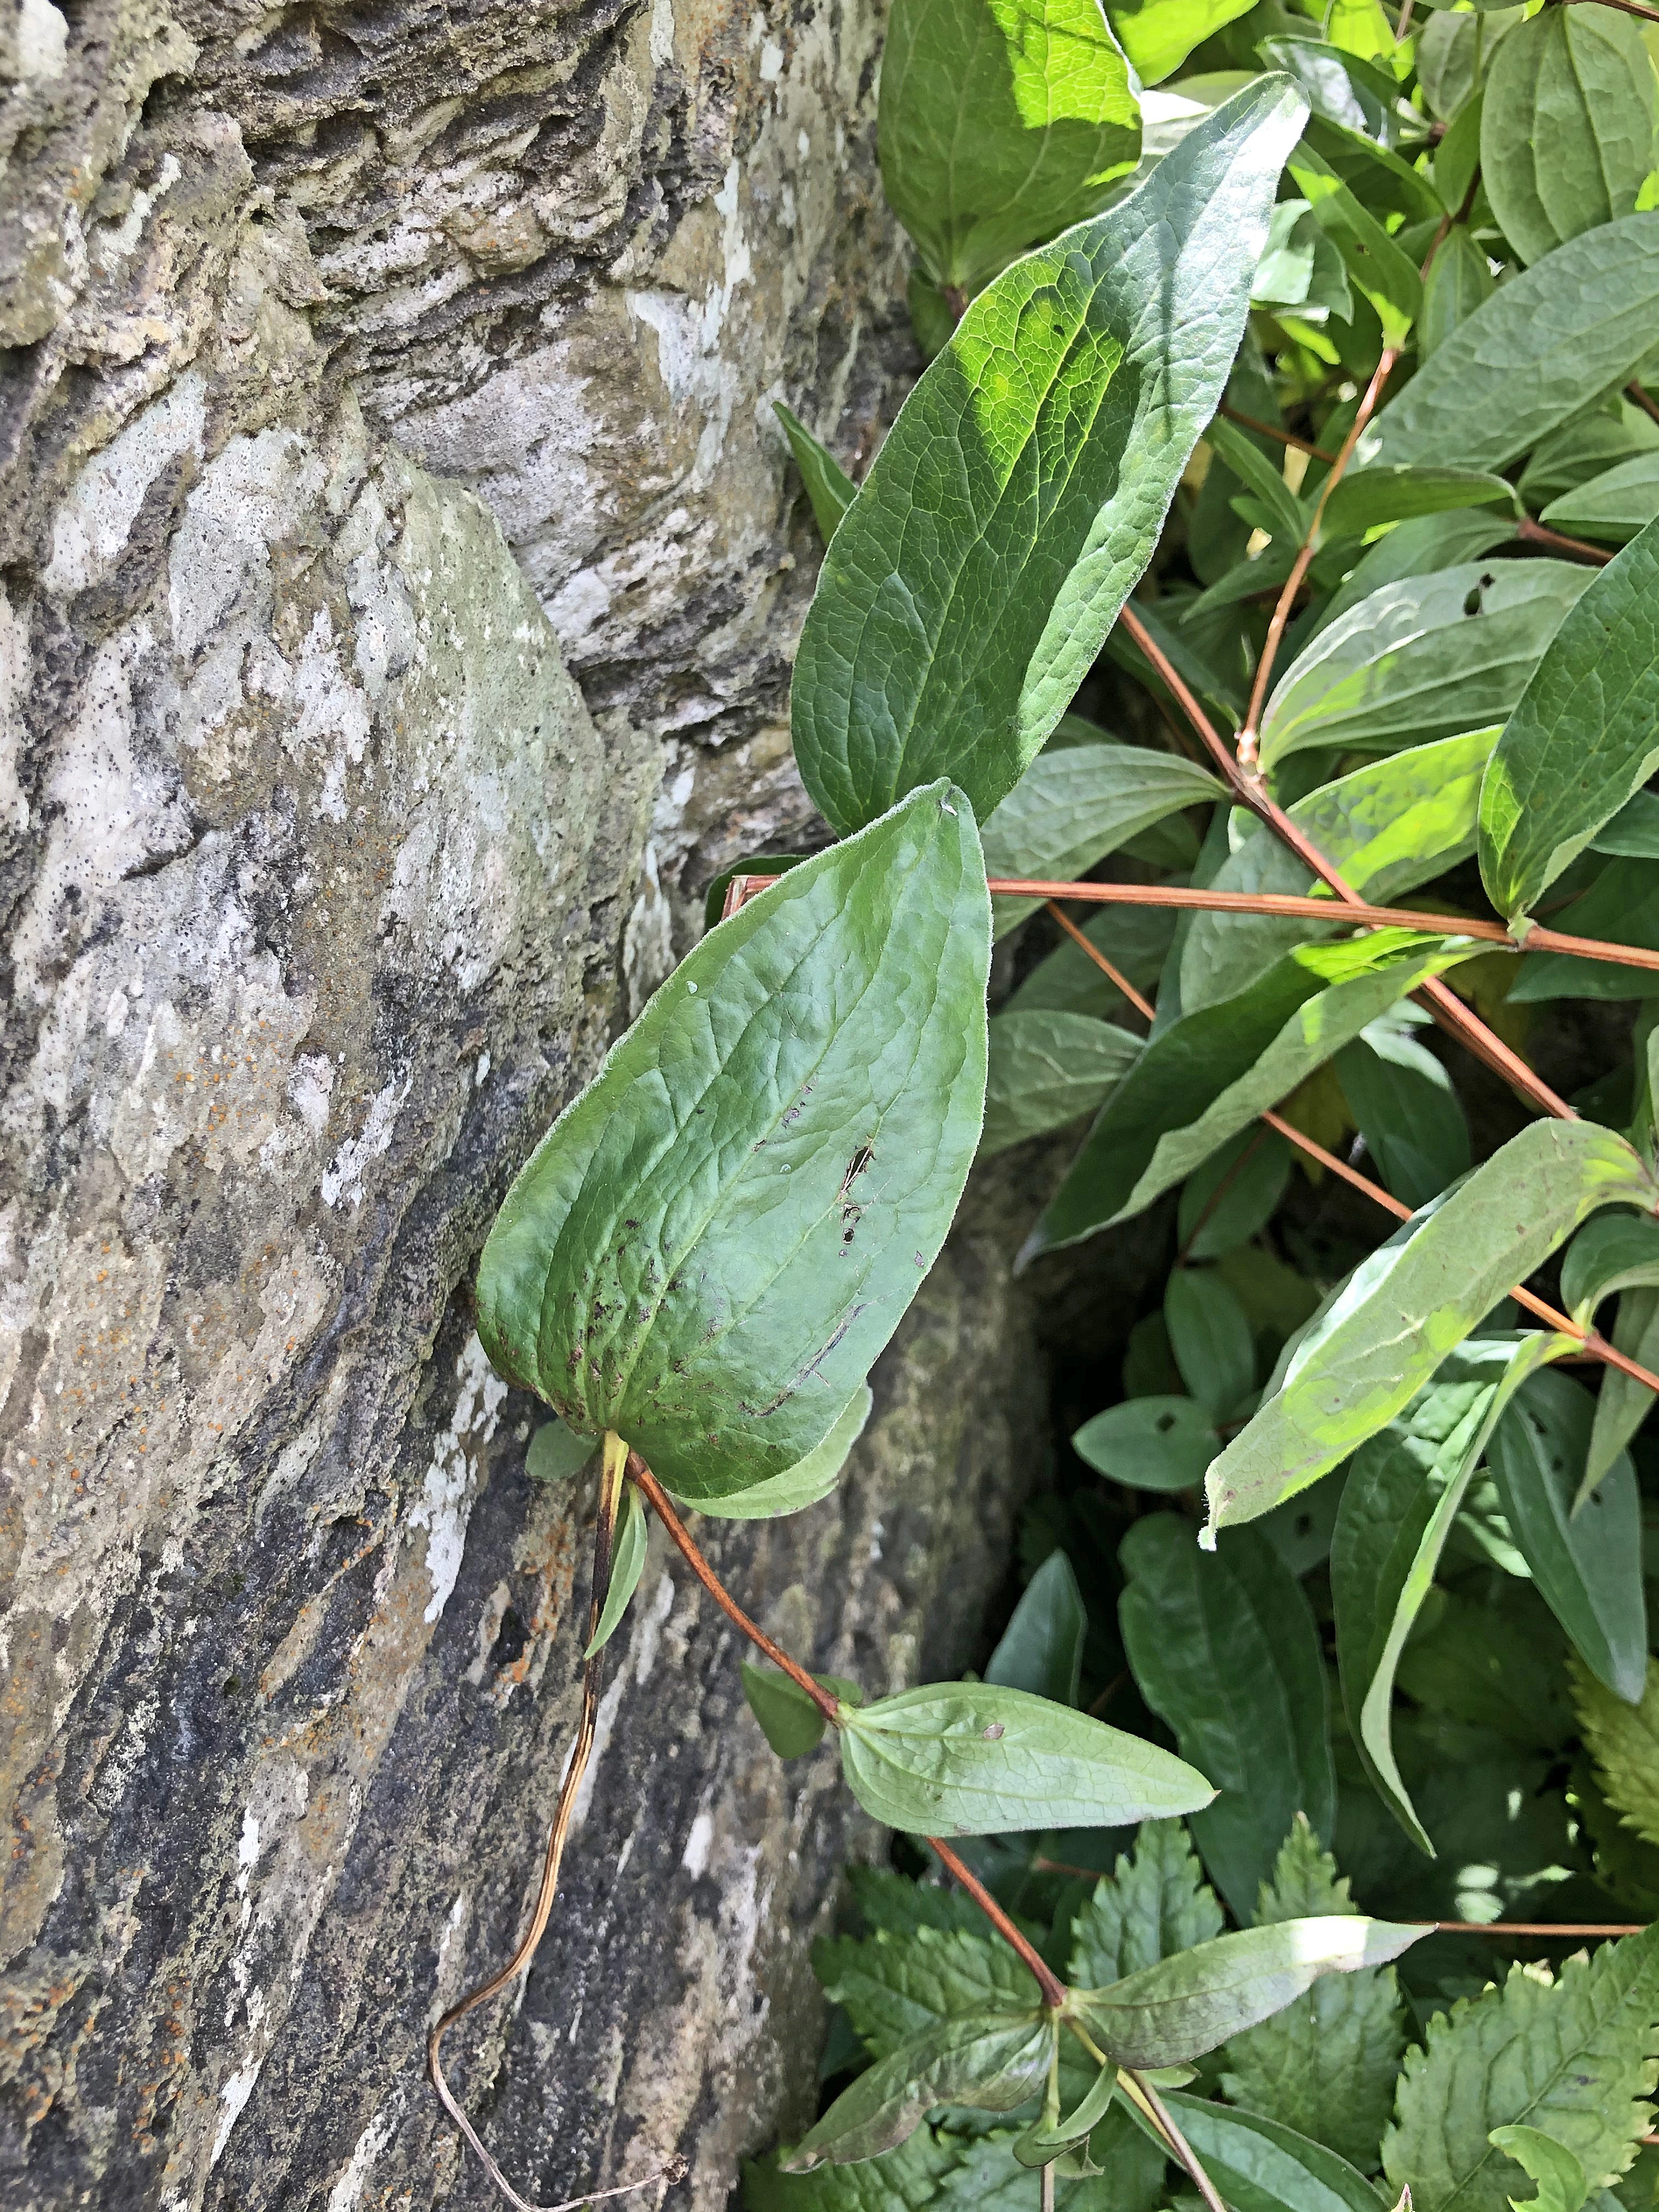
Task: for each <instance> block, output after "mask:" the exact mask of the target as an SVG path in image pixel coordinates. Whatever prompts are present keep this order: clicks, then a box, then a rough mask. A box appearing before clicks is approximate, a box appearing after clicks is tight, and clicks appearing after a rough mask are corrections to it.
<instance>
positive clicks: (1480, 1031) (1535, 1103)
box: [1118, 605, 1577, 1121]
mask: <svg viewBox="0 0 1659 2212" xmlns="http://www.w3.org/2000/svg"><path fill="white" fill-rule="evenodd" d="M1118 619H1119V620H1120V621H1121V623H1122V624H1123V626H1124V628H1125V629H1127V631H1128V633H1129V635H1130V636H1131V637H1132V638H1133V640H1134V641H1135V643H1136V644H1137V645H1138V646H1139V647H1140V650H1141V651H1142V652H1143V653H1145V654H1146V658H1147V659H1148V660H1150V661H1151V663H1152V666H1153V667H1154V668H1155V669H1156V670H1157V671H1158V675H1159V677H1160V678H1162V680H1163V681H1164V684H1166V685H1167V686H1168V687H1169V690H1170V692H1171V694H1172V695H1173V696H1174V697H1175V698H1176V701H1177V702H1178V703H1179V704H1180V707H1181V708H1182V713H1183V714H1185V715H1186V716H1187V719H1188V721H1190V722H1191V724H1192V726H1193V727H1194V730H1195V731H1196V732H1197V733H1198V735H1199V737H1200V738H1202V739H1203V741H1204V744H1205V745H1206V747H1207V749H1208V750H1209V751H1210V753H1211V755H1212V757H1213V758H1214V760H1215V762H1216V763H1217V765H1218V768H1219V769H1220V770H1221V772H1222V774H1223V775H1225V777H1226V779H1227V781H1228V782H1229V783H1230V784H1231V787H1232V788H1233V791H1234V793H1236V794H1237V798H1238V800H1239V802H1240V804H1241V805H1245V806H1248V807H1249V808H1250V810H1251V811H1252V812H1254V813H1255V814H1258V815H1260V816H1261V819H1262V820H1263V821H1264V822H1265V823H1267V826H1268V828H1269V829H1272V830H1273V833H1274V835H1275V836H1277V837H1279V839H1281V840H1282V842H1284V843H1285V844H1286V845H1288V846H1289V848H1290V849H1291V852H1293V853H1294V854H1296V856H1297V859H1298V860H1301V861H1302V862H1303V864H1304V866H1306V868H1307V870H1308V872H1309V873H1310V875H1314V876H1317V877H1318V878H1320V880H1321V881H1322V882H1323V883H1326V884H1329V886H1330V888H1331V889H1332V890H1334V892H1335V893H1336V895H1337V896H1338V897H1339V898H1340V899H1341V900H1342V901H1343V902H1344V903H1345V904H1346V905H1348V906H1358V905H1361V904H1363V903H1364V902H1363V901H1362V900H1361V898H1360V896H1359V894H1358V891H1356V890H1354V888H1353V886H1352V884H1349V883H1346V882H1345V881H1344V879H1343V878H1342V876H1341V874H1340V872H1339V871H1338V870H1337V869H1336V868H1334V867H1333V866H1332V865H1331V863H1330V862H1329V861H1328V860H1327V859H1326V858H1325V855H1324V854H1322V852H1321V851H1320V849H1319V848H1318V846H1317V845H1316V844H1314V843H1313V842H1312V841H1311V840H1310V838H1308V837H1306V836H1304V835H1303V833H1302V831H1301V830H1300V829H1297V825H1296V823H1294V822H1292V821H1291V817H1290V816H1289V815H1288V814H1286V813H1285V810H1284V808H1283V807H1282V806H1280V805H1279V803H1278V801H1277V800H1276V799H1273V797H1272V795H1271V794H1270V793H1269V792H1268V790H1267V785H1266V783H1265V782H1264V781H1263V780H1262V778H1261V775H1259V774H1257V773H1254V772H1251V771H1249V770H1247V769H1245V768H1244V767H1243V764H1242V763H1240V762H1239V761H1237V760H1235V759H1234V758H1233V756H1232V754H1231V752H1230V751H1229V750H1228V749H1227V747H1226V746H1225V744H1222V742H1221V739H1220V738H1219V736H1218V734H1217V732H1216V728H1215V726H1214V724H1213V723H1212V721H1211V720H1210V718H1209V716H1208V715H1207V714H1206V713H1205V712H1204V709H1203V708H1202V707H1201V706H1200V704H1199V702H1198V701H1197V700H1196V699H1195V698H1194V696H1193V694H1192V691H1191V690H1190V688H1189V687H1188V685H1187V684H1185V683H1184V682H1183V681H1182V678H1181V677H1180V675H1179V674H1178V672H1177V671H1176V668H1175V667H1174V665H1172V664H1171V662H1170V659H1169V656H1168V655H1167V654H1166V653H1164V650H1163V648H1162V647H1160V646H1159V645H1158V642H1157V641H1156V640H1155V639H1154V638H1153V636H1152V632H1151V631H1150V630H1149V629H1147V628H1146V624H1145V623H1143V622H1141V621H1140V619H1139V617H1138V616H1137V615H1136V614H1135V613H1134V612H1133V610H1132V609H1131V608H1130V607H1129V606H1127V605H1125V607H1124V609H1123V611H1122V613H1121V615H1120V617H1118ZM1418 995H1419V998H1420V1000H1422V1002H1423V1004H1424V1005H1425V1006H1427V1007H1428V1009H1429V1011H1430V1012H1431V1014H1433V1016H1434V1018H1435V1019H1436V1020H1437V1022H1438V1023H1439V1024H1440V1026H1441V1027H1442V1028H1443V1029H1444V1030H1448V1031H1449V1033H1450V1034H1451V1035H1452V1036H1455V1037H1456V1038H1457V1039H1458V1040H1459V1042H1461V1043H1462V1044H1464V1045H1466V1046H1467V1047H1468V1049H1469V1050H1470V1051H1471V1052H1472V1053H1474V1054H1475V1055H1476V1057H1477V1058H1478V1059H1480V1060H1484V1061H1485V1062H1486V1066H1488V1067H1490V1068H1491V1069H1492V1071H1493V1073H1495V1074H1498V1075H1500V1076H1502V1078H1503V1079H1504V1082H1506V1083H1507V1084H1509V1085H1510V1087H1511V1088H1512V1089H1513V1090H1514V1091H1516V1093H1517V1094H1518V1095H1519V1096H1520V1097H1522V1098H1524V1099H1525V1100H1526V1102H1527V1103H1528V1105H1529V1106H1532V1107H1534V1108H1536V1109H1538V1110H1539V1111H1540V1112H1541V1113H1545V1114H1552V1115H1555V1116H1556V1118H1557V1119H1558V1120H1562V1121H1573V1120H1576V1119H1577V1116H1576V1115H1574V1113H1573V1111H1572V1109H1571V1107H1570V1106H1569V1105H1568V1104H1567V1103H1566V1102H1565V1100H1564V1099H1561V1098H1558V1097H1557V1096H1556V1094H1555V1093H1554V1091H1552V1090H1551V1089H1550V1087H1549V1085H1547V1083H1545V1082H1544V1081H1543V1080H1542V1079H1541V1077H1539V1076H1537V1075H1535V1074H1534V1073H1533V1071H1532V1069H1531V1068H1529V1067H1528V1066H1527V1063H1526V1062H1525V1060H1522V1058H1521V1057H1520V1055H1519V1054H1518V1053H1514V1052H1511V1051H1510V1048H1509V1047H1508V1045H1506V1044H1505V1043H1504V1041H1503V1039H1502V1038H1501V1037H1500V1036H1498V1035H1497V1034H1496V1033H1495V1032H1494V1031H1493V1030H1492V1029H1490V1028H1489V1027H1488V1026H1487V1024H1486V1023H1485V1022H1483V1021H1481V1020H1480V1018H1479V1016H1477V1015H1474V1014H1471V1013H1470V1012H1468V1008H1467V1007H1465V1006H1463V1005H1462V1002H1461V1001H1460V1000H1458V998H1457V997H1456V995H1455V993H1453V992H1451V991H1449V990H1448V988H1447V987H1446V986H1445V985H1444V984H1443V982H1441V981H1439V980H1438V979H1436V980H1435V981H1433V982H1431V983H1427V984H1425V986H1424V987H1423V989H1422V991H1421V992H1419V994H1418Z"/></svg>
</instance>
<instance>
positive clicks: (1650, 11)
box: [1604, 0, 1659, 422]
mask: <svg viewBox="0 0 1659 2212" xmlns="http://www.w3.org/2000/svg"><path fill="white" fill-rule="evenodd" d="M1604 4H1606V0H1604ZM1631 13H1632V15H1638V14H1640V15H1645V16H1647V17H1648V19H1649V20H1650V21H1652V22H1655V23H1659V8H1643V9H1635V8H1632V10H1631ZM1625 389H1626V392H1629V394H1630V396H1631V398H1632V399H1633V400H1634V401H1635V402H1636V404H1637V405H1638V407H1639V408H1640V409H1641V410H1642V411H1643V412H1644V414H1647V415H1651V416H1652V417H1653V419H1654V421H1655V422H1659V399H1655V398H1654V397H1653V396H1652V394H1651V393H1650V392H1649V390H1648V388H1647V386H1645V385H1644V383H1643V381H1642V380H1641V378H1640V377H1639V376H1632V379H1631V380H1630V382H1629V383H1628V384H1627V385H1626V386H1625Z"/></svg>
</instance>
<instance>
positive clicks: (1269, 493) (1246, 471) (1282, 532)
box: [1204, 210, 1310, 545]
mask: <svg viewBox="0 0 1659 2212" xmlns="http://www.w3.org/2000/svg"><path fill="white" fill-rule="evenodd" d="M1274 212H1275V213H1277V212H1278V210H1274ZM1259 273H1260V272H1258V275H1259ZM1204 435H1205V438H1206V441H1208V443H1209V444H1210V445H1211V446H1212V447H1214V448H1215V450H1216V452H1217V453H1218V454H1219V455H1220V457H1221V459H1223V460H1224V461H1225V463H1226V465H1227V466H1228V467H1229V468H1230V469H1231V471H1232V472H1233V474H1234V475H1235V476H1236V477H1238V479H1239V481H1240V482H1241V483H1243V484H1246V485H1248V487H1249V489H1250V490H1251V491H1253V492H1254V493H1255V496H1256V498H1257V499H1258V500H1259V501H1261V505H1262V506H1263V507H1265V508H1266V509H1267V513H1268V514H1269V515H1270V516H1271V517H1272V518H1273V536H1274V537H1275V538H1288V540H1289V541H1290V543H1291V544H1292V545H1299V544H1301V543H1302V541H1303V539H1304V538H1305V537H1306V536H1307V534H1308V523H1309V520H1310V518H1309V515H1308V514H1307V513H1304V510H1303V507H1302V505H1301V502H1300V501H1298V500H1297V496H1296V495H1295V493H1294V492H1292V491H1291V488H1290V486H1289V484H1287V483H1285V478H1284V477H1283V475H1282V474H1281V472H1280V471H1279V470H1278V469H1276V468H1275V467H1274V466H1273V463H1272V462H1271V461H1270V460H1269V459H1267V455H1266V454H1265V453H1263V452H1262V451H1261V447H1259V446H1257V445H1256V444H1255V442H1254V441H1253V440H1251V439H1249V438H1248V437H1246V436H1245V435H1244V433H1243V431H1242V430H1241V429H1239V428H1238V427H1237V424H1235V423H1232V422H1229V421H1228V420H1227V418H1226V416H1225V415H1218V416H1216V418H1215V420H1214V422H1212V423H1211V425H1210V427H1209V428H1208V429H1207V430H1206V432H1205V433H1204Z"/></svg>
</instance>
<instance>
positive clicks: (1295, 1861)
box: [1221, 1814, 1406, 2212]
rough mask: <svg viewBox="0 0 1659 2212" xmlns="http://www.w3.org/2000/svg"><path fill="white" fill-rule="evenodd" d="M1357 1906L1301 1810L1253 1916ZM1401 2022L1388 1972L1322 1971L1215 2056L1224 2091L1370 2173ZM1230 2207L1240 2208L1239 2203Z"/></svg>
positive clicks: (1389, 2100) (1264, 1921)
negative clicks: (1281, 2007)
mask: <svg viewBox="0 0 1659 2212" xmlns="http://www.w3.org/2000/svg"><path fill="white" fill-rule="evenodd" d="M1358 1910H1359V1908H1358V1905H1355V1903H1354V1902H1353V1899H1352V1896H1351V1895H1350V1893H1349V1889H1348V1885H1347V1883H1346V1881H1339V1880H1338V1878H1337V1872H1336V1862H1335V1861H1334V1859H1333V1858H1332V1857H1331V1855H1330V1853H1329V1852H1328V1851H1326V1850H1322V1849H1321V1847H1320V1843H1319V1838H1318V1837H1317V1836H1316V1835H1315V1833H1314V1832H1313V1830H1312V1828H1311V1827H1310V1826H1309V1824H1308V1821H1307V1820H1306V1819H1305V1817H1304V1815H1302V1814H1297V1820H1296V1823H1295V1826H1293V1827H1292V1828H1291V1832H1290V1835H1289V1836H1288V1837H1287V1838H1285V1844H1284V1845H1283V1847H1282V1849H1281V1850H1280V1851H1279V1857H1278V1860H1277V1862H1276V1863H1275V1864H1274V1867H1273V1881H1272V1882H1271V1883H1270V1884H1264V1885H1263V1887H1262V1892H1261V1902H1260V1904H1259V1905H1257V1907H1256V1915H1255V1917H1256V1922H1257V1924H1258V1925H1259V1926H1267V1925H1269V1924H1271V1923H1273V1922H1275V1921H1279V1920H1294V1919H1300V1918H1303V1917H1307V1916H1309V1915H1312V1914H1329V1913H1356V1912H1358ZM1405 2044H1406V2034H1405V2022H1404V2019H1403V2016H1402V2014H1401V2003H1400V1991H1399V1988H1398V1985H1397V1984H1396V1983H1395V1977H1394V1972H1393V1970H1392V1969H1391V1968H1389V1967H1387V1966H1382V1967H1378V1968H1376V1970H1375V1971H1374V1972H1370V1973H1358V1974H1329V1975H1326V1976H1324V1977H1323V1978H1322V1979H1321V1980H1319V1981H1316V1983H1315V1984H1314V1985H1313V1987H1312V1988H1311V1989H1310V1990H1309V1991H1308V1993H1307V1995H1306V1996H1301V1997H1298V1998H1297V1999H1296V2001H1295V2002H1293V2003H1291V2004H1289V2005H1286V2006H1285V2009H1284V2010H1283V2011H1282V2012H1279V2013H1275V2014H1274V2015H1273V2018H1272V2019H1271V2020H1266V2021H1261V2023H1260V2025H1259V2026H1257V2027H1250V2028H1246V2029H1245V2031H1244V2033H1243V2034H1242V2035H1236V2036H1234V2037H1233V2039H1231V2042H1230V2043H1229V2044H1228V2045H1227V2046H1226V2049H1225V2051H1224V2052H1223V2054H1222V2057H1223V2063H1224V2065H1225V2069H1226V2070H1225V2072H1224V2074H1223V2075H1222V2077H1221V2086H1222V2089H1223V2091H1224V2092H1225V2094H1226V2095H1227V2096H1228V2097H1229V2098H1230V2099H1231V2101H1232V2102H1233V2103H1234V2104H1236V2105H1244V2106H1248V2107H1249V2110H1250V2111H1251V2112H1260V2113H1262V2114H1264V2115H1266V2116H1267V2118H1270V2119H1273V2120H1278V2121H1279V2122H1280V2123H1281V2124H1283V2125H1284V2126H1285V2127H1287V2128H1293V2129H1295V2130H1297V2134H1298V2135H1300V2136H1311V2137H1312V2138H1313V2139H1314V2140H1315V2141H1316V2142H1321V2143H1324V2144H1327V2145H1328V2146H1329V2148H1331V2149H1332V2150H1333V2151H1335V2152H1338V2153H1340V2155H1341V2156H1342V2157H1343V2158H1344V2159H1346V2160H1348V2161H1349V2163H1350V2164H1351V2165H1352V2166H1358V2167H1359V2168H1361V2169H1362V2170H1364V2171H1370V2170H1373V2169H1374V2168H1375V2167H1376V2162H1377V2153H1378V2147H1379V2145H1380V2144H1381V2142H1382V2140H1383V2128H1384V2127H1385V2126H1386V2125H1387V2124H1388V2119H1389V2113H1390V2112H1392V2111H1393V2109H1394V2090H1395V2077H1396V2076H1397V2075H1398V2074H1399V2071H1400V2056H1401V2051H1403V2050H1404V2048H1405ZM1237 2212H1245V2208H1244V2207H1243V2205H1239V2206H1238V2207H1237Z"/></svg>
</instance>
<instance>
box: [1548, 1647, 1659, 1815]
mask: <svg viewBox="0 0 1659 2212" xmlns="http://www.w3.org/2000/svg"><path fill="white" fill-rule="evenodd" d="M1570 1663H1571V1670H1572V1701H1573V1704H1574V1705H1576V1706H1577V1709H1578V1723H1579V1726H1580V1728H1581V1729H1583V1736H1584V1741H1585V1742H1586V1743H1587V1744H1588V1745H1589V1749H1590V1752H1591V1754H1592V1756H1593V1757H1594V1759H1595V1765H1596V1769H1597V1771H1598V1773H1599V1774H1600V1777H1601V1792H1602V1795H1603V1796H1605V1797H1606V1799H1607V1802H1608V1804H1609V1805H1611V1806H1612V1807H1613V1808H1614V1810H1615V1811H1616V1812H1617V1813H1618V1814H1619V1815H1620V1819H1621V1820H1623V1822H1624V1824H1625V1826H1626V1827H1627V1828H1633V1829H1634V1830H1635V1832H1636V1833H1637V1834H1638V1836H1640V1837H1641V1838H1642V1840H1643V1842H1644V1843H1648V1844H1659V1659H1650V1660H1649V1662H1648V1679H1647V1682H1646V1684H1645V1686H1644V1688H1643V1692H1642V1699H1641V1702H1640V1704H1639V1705H1626V1703H1625V1701H1624V1699H1622V1698H1620V1697H1615V1696H1614V1694H1613V1692H1612V1691H1611V1690H1610V1689H1608V1688H1607V1685H1606V1683H1604V1682H1601V1681H1598V1680H1596V1678H1595V1675H1594V1674H1591V1673H1590V1671H1589V1668H1588V1667H1586V1666H1585V1665H1584V1664H1583V1662H1582V1661H1581V1660H1580V1659H1579V1657H1578V1656H1577V1653H1574V1655H1573V1656H1572V1659H1571V1662H1570Z"/></svg>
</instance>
